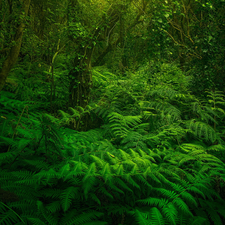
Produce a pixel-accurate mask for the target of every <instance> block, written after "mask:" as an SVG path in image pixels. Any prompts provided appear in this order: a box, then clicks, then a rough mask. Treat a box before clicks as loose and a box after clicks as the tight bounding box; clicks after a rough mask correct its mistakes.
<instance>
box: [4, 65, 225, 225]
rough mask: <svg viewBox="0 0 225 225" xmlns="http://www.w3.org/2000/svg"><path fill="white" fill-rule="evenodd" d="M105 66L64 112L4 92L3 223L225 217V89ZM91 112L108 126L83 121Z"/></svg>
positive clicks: (214, 220)
mask: <svg viewBox="0 0 225 225" xmlns="http://www.w3.org/2000/svg"><path fill="white" fill-rule="evenodd" d="M165 66H166V65H164V67H165ZM164 67H163V68H164ZM167 71H168V70H167ZM169 71H173V68H172V69H171V68H170V70H169ZM105 73H106V72H104V71H97V70H96V72H95V73H93V78H94V80H95V86H96V89H95V94H93V96H95V97H94V98H93V99H92V101H91V102H90V104H89V105H88V106H87V107H86V108H85V109H83V108H82V107H76V108H69V110H68V111H64V110H59V111H58V115H57V116H54V115H50V114H46V113H37V112H36V109H37V105H36V104H35V101H31V100H30V101H21V99H18V98H17V97H16V94H12V93H9V92H1V95H0V97H1V99H0V106H1V110H0V112H1V118H0V125H1V130H0V132H1V133H0V135H1V136H0V147H1V154H0V165H1V168H2V170H1V172H0V182H1V187H0V200H1V203H0V224H8V225H10V224H35V225H39V224H40V225H41V224H43V225H46V224H51V225H54V224H59V225H61V224H63V225H72V224H75V225H79V224H82V225H89V224H96V225H101V224H102V225H103V224H109V225H114V224H115V225H119V224H120V225H122V224H124V225H125V224H130V225H137V224H140V225H144V224H151V225H154V224H155V225H161V224H177V225H182V224H192V225H194V224H198V225H200V224H216V225H219V224H221V225H222V224H224V223H225V218H224V215H225V202H224V200H225V194H224V193H225V185H224V182H225V175H224V174H225V167H224V162H225V155H224V152H225V150H224V149H225V144H224V135H223V134H224V131H225V130H224V124H223V121H224V96H223V95H222V94H221V93H220V92H218V91H214V92H213V91H208V92H207V94H208V99H205V101H203V100H199V99H197V98H196V97H195V96H194V95H192V94H191V92H190V91H188V85H186V84H185V83H182V85H181V82H184V80H185V79H183V78H182V77H181V75H180V74H179V76H180V77H179V79H177V80H174V81H173V84H171V82H170V81H168V80H167V79H165V78H163V76H162V77H161V78H160V76H157V78H158V80H155V84H154V85H152V83H151V82H149V80H146V79H145V78H146V77H145V76H146V73H143V71H140V72H139V73H136V74H132V76H131V78H129V79H125V80H117V81H115V80H112V79H109V77H110V75H107V74H105ZM166 77H167V76H166ZM153 78H154V77H152V78H151V79H153ZM159 78H160V79H159ZM151 79H150V80H151ZM154 79H155V78H154ZM180 79H181V80H182V81H180ZM185 85H186V86H185ZM97 88H99V89H101V90H104V91H101V93H100V92H99V93H98V92H96V90H97ZM93 93H94V90H93ZM86 115H90V117H91V118H90V119H93V118H100V120H101V126H99V127H98V128H95V129H90V130H89V129H88V128H87V127H86V128H87V129H86V130H84V131H82V130H80V127H81V124H82V121H83V119H82V118H84V116H86ZM85 118H86V117H85Z"/></svg>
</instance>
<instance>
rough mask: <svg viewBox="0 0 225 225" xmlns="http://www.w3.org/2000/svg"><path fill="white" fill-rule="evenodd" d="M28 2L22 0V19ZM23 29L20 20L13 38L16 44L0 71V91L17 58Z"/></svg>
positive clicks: (26, 11)
mask: <svg viewBox="0 0 225 225" xmlns="http://www.w3.org/2000/svg"><path fill="white" fill-rule="evenodd" d="M30 1H31V0H23V6H22V10H21V13H20V16H21V17H23V15H24V14H23V12H25V15H24V16H27V14H28V10H29V6H30ZM24 28H25V23H24V19H20V20H19V25H18V27H17V30H16V34H15V37H14V41H15V42H16V44H15V45H14V46H13V47H12V48H11V49H10V51H9V54H8V56H7V58H6V59H5V61H4V62H3V64H2V69H1V71H0V91H1V90H2V89H3V87H4V85H5V82H6V78H7V77H8V75H9V72H10V70H11V69H12V67H13V66H14V64H15V63H16V60H17V58H18V55H19V52H20V48H21V44H22V38H23V31H24Z"/></svg>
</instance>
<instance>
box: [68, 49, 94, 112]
mask: <svg viewBox="0 0 225 225" xmlns="http://www.w3.org/2000/svg"><path fill="white" fill-rule="evenodd" d="M79 51H80V53H83V52H82V51H85V53H83V55H84V57H83V59H82V60H79V59H77V58H75V59H74V66H73V67H74V69H72V70H71V71H70V72H69V78H70V87H69V93H70V94H69V107H72V108H74V107H75V106H81V107H83V108H84V107H85V106H86V105H87V104H88V102H89V97H90V91H91V88H92V74H91V58H92V52H93V47H92V48H90V49H89V48H85V49H84V48H80V49H79Z"/></svg>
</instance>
